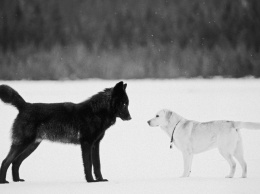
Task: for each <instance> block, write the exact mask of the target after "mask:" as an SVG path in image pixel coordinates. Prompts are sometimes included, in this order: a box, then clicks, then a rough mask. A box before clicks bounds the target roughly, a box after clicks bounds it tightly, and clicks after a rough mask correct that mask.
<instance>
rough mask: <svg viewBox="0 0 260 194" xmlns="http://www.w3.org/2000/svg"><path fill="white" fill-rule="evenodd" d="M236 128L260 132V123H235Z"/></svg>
mask: <svg viewBox="0 0 260 194" xmlns="http://www.w3.org/2000/svg"><path fill="white" fill-rule="evenodd" d="M234 127H235V128H237V129H259V130H260V123H253V122H234Z"/></svg>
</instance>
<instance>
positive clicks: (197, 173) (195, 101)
mask: <svg viewBox="0 0 260 194" xmlns="http://www.w3.org/2000/svg"><path fill="white" fill-rule="evenodd" d="M126 82H127V83H128V87H127V92H128V95H129V99H130V106H129V110H130V113H131V116H132V118H133V119H132V120H131V121H124V122H123V121H121V120H120V119H117V123H116V124H115V125H114V126H112V127H111V128H110V129H109V130H108V131H107V133H106V136H105V138H104V140H103V141H102V143H101V164H102V173H103V176H104V178H107V179H109V182H105V183H91V184H88V183H86V181H85V179H84V173H83V165H82V159H81V153H80V147H79V146H74V145H64V144H59V143H51V142H47V141H46V142H43V143H42V144H41V145H40V146H39V148H38V149H37V150H36V151H35V152H34V153H33V154H32V155H31V156H30V157H29V158H28V159H26V160H25V161H24V163H23V164H22V166H21V170H20V175H21V178H24V179H25V180H26V182H24V183H14V182H12V177H11V171H10V169H9V171H8V175H7V180H9V181H10V184H5V185H0V193H1V194H2V193H3V194H8V193H19V194H22V193H38V194H42V193H48V194H53V193H59V194H60V193H63V194H64V193H113V194H115V193H131V194H133V193H163V194H165V193H183V194H186V193H192V194H196V193H199V194H202V193H213V194H214V193H221V194H223V193H227V194H230V193H246V194H252V193H260V130H259V131H254V130H246V129H245V130H243V131H242V136H243V140H244V151H245V158H246V161H247V164H248V178H247V179H241V178H239V177H240V176H241V168H240V166H239V165H237V172H236V174H235V178H233V179H225V178H224V177H225V175H227V173H228V171H229V166H228V164H227V162H226V161H225V160H224V159H223V158H222V156H220V154H219V153H218V151H217V150H212V151H209V152H205V153H203V154H200V155H195V157H194V161H193V166H192V173H191V177H190V178H179V176H180V175H181V174H182V170H183V164H182V155H181V153H180V152H179V151H178V150H177V149H176V148H175V147H173V149H171V150H170V149H169V143H170V138H169V137H167V136H166V135H165V133H163V132H162V131H161V130H160V129H159V128H150V127H149V126H148V125H147V120H149V119H150V118H152V117H153V116H154V115H155V113H156V112H157V111H158V110H159V109H161V108H169V109H172V110H174V111H175V112H177V113H179V114H180V115H182V116H184V117H186V118H189V119H193V120H199V121H209V120H220V119H227V120H241V121H256V122H260V80H259V79H239V80H235V79H224V80H222V79H213V80H201V79H195V80H193V79H192V80H143V81H139V80H129V81H126ZM116 83H117V81H102V80H86V81H60V82H51V81H40V82H31V81H17V82H4V81H0V84H8V85H10V86H12V87H13V88H15V89H16V90H17V91H18V92H19V93H20V94H21V95H22V96H23V97H24V99H26V100H27V101H29V102H64V101H72V102H80V101H83V100H85V99H86V98H88V97H90V96H91V95H93V94H95V93H97V92H98V91H100V90H103V89H104V88H106V87H112V86H114V84H116ZM16 114H17V110H16V109H15V108H13V107H11V106H7V105H5V104H3V103H2V102H0V132H1V133H0V162H1V161H2V160H3V159H4V158H5V156H6V154H7V153H8V151H9V146H10V128H11V125H12V122H13V119H14V118H15V116H16Z"/></svg>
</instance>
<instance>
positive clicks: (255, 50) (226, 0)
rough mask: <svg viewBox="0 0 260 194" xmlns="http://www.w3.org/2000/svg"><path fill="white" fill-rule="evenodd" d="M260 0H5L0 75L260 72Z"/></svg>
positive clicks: (134, 75) (119, 76)
mask: <svg viewBox="0 0 260 194" xmlns="http://www.w3.org/2000/svg"><path fill="white" fill-rule="evenodd" d="M259 10H260V1H259V0H237V1H234V0H207V1H203V0H73V1H72V0H1V1H0V79H2V80H13V79H14V80H19V79H33V80H42V79H51V80H57V79H59V80H60V79H86V78H103V79H136V78H178V77H188V78H190V77H205V78H208V77H213V76H223V77H244V76H254V77H260V11H259Z"/></svg>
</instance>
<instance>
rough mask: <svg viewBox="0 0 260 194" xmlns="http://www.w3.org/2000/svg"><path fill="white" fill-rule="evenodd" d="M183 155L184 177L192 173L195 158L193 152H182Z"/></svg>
mask: <svg viewBox="0 0 260 194" xmlns="http://www.w3.org/2000/svg"><path fill="white" fill-rule="evenodd" d="M182 156H183V163H184V171H183V175H182V176H181V177H182V178H184V177H189V176H190V173H191V164H192V159H193V154H191V153H182Z"/></svg>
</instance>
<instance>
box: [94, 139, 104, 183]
mask: <svg viewBox="0 0 260 194" xmlns="http://www.w3.org/2000/svg"><path fill="white" fill-rule="evenodd" d="M99 144H100V140H99V141H97V142H96V143H95V144H94V146H93V150H92V159H93V167H94V174H95V177H96V179H97V181H108V180H107V179H103V177H102V174H101V166H100V156H99Z"/></svg>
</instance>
